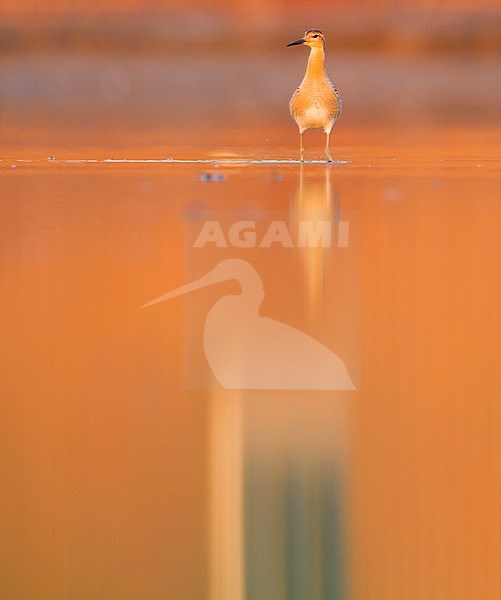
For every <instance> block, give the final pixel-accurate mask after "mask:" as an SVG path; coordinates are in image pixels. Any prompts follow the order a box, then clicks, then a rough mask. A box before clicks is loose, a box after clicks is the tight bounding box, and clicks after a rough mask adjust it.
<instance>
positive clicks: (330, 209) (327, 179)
mask: <svg viewBox="0 0 501 600" xmlns="http://www.w3.org/2000/svg"><path fill="white" fill-rule="evenodd" d="M290 212H291V215H290V220H291V228H293V229H296V228H298V227H299V223H300V222H301V221H304V220H308V221H311V222H312V223H313V224H314V225H316V224H318V223H319V222H329V223H330V224H331V225H330V226H331V231H332V232H333V237H332V239H331V243H332V244H335V243H336V237H337V232H338V227H339V223H340V217H341V201H340V198H339V195H338V194H337V193H336V192H335V191H334V189H333V187H332V184H331V168H330V165H326V167H325V169H324V170H323V173H320V174H319V172H318V169H317V168H313V169H309V168H308V167H305V165H304V164H301V166H300V169H299V180H298V185H297V189H296V193H295V194H294V196H293V198H292V202H291V210H290ZM328 252H329V247H325V246H322V245H320V244H319V245H315V246H311V247H307V248H304V251H303V252H302V253H301V259H300V260H301V268H302V270H303V280H304V286H303V294H304V305H305V307H306V311H305V315H304V317H305V320H306V321H307V323H308V325H310V326H312V327H316V326H321V325H322V322H323V316H324V315H323V306H324V299H325V283H326V255H327V253H328Z"/></svg>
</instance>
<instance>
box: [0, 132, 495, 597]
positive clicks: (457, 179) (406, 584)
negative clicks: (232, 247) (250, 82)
mask: <svg viewBox="0 0 501 600" xmlns="http://www.w3.org/2000/svg"><path fill="white" fill-rule="evenodd" d="M207 131H209V132H210V130H206V131H205V132H203V134H200V133H199V134H198V135H199V137H197V133H196V132H191V133H189V134H187V135H186V136H185V138H184V139H185V140H186V139H187V140H188V142H185V143H184V144H183V138H182V132H181V133H180V132H177V133H174V134H173V136H172V137H171V138H170V139H169V142H167V143H165V144H164V143H162V144H160V143H158V144H156V145H154V146H153V145H152V143H151V140H150V141H149V143H148V145H143V144H142V140H141V137H140V136H138V138H137V139H136V141H135V142H134V143H131V142H130V138H129V141H128V143H126V144H122V143H121V141H120V139H118V138H117V137H115V138H114V139H113V138H110V142H109V144H106V143H105V142H103V141H101V142H100V143H99V144H97V145H93V144H92V143H91V142H87V143H85V144H83V145H79V144H78V143H75V144H73V145H72V144H71V143H68V144H66V145H58V146H57V149H56V151H55V150H54V147H51V146H50V144H48V143H47V140H46V137H43V138H42V137H40V136H38V137H37V132H36V131H33V136H32V145H31V146H29V145H24V146H23V147H19V146H16V144H15V139H14V140H13V141H11V143H10V145H9V146H5V147H4V148H3V149H2V150H1V156H0V158H1V159H2V160H1V162H0V181H1V197H2V202H1V206H0V211H1V216H2V218H1V225H0V227H1V230H2V236H1V262H0V272H1V275H2V280H3V285H2V290H3V293H2V295H1V300H0V302H1V314H2V315H3V328H2V329H3V331H2V340H3V344H2V377H1V389H2V392H1V396H2V409H1V410H2V419H0V428H1V430H2V433H1V435H0V444H1V446H2V456H3V457H4V460H3V463H2V470H1V478H2V479H1V487H2V490H3V492H2V494H1V502H2V531H3V534H2V545H1V550H0V552H1V553H2V558H1V563H2V565H3V568H2V576H1V578H2V581H1V584H0V585H1V587H2V589H3V592H2V597H3V598H9V599H10V598H12V599H14V598H16V599H17V598H26V599H28V598H29V599H30V600H38V599H40V600H42V599H46V598H47V599H48V598H50V599H51V600H63V599H67V598H72V599H78V598H81V599H82V600H83V599H88V598H92V599H93V600H100V599H103V600H105V599H106V600H108V599H109V598H117V599H120V600H126V599H129V598H130V599H131V600H132V599H134V600H136V599H137V598H148V599H149V600H153V599H155V598H158V599H160V598H162V599H165V598H172V599H175V600H177V599H180V598H183V599H189V600H195V599H200V600H201V599H203V598H208V590H209V589H210V579H211V573H212V571H211V569H212V568H213V567H211V565H212V564H213V557H211V548H213V547H212V546H211V542H210V538H211V536H213V535H214V531H213V529H212V525H211V523H213V521H212V519H213V512H211V511H213V510H214V506H213V504H210V502H209V500H210V498H211V497H213V496H211V493H212V492H211V489H212V488H211V486H212V479H211V477H212V475H211V473H213V471H211V465H210V458H209V452H210V448H211V447H212V446H211V444H212V445H213V443H214V440H211V435H212V434H213V433H214V431H215V430H214V424H213V412H212V410H213V409H212V408H211V407H212V406H213V402H214V398H215V397H216V398H219V401H221V399H222V401H223V403H224V402H225V401H228V402H234V401H235V398H234V397H233V396H232V395H231V393H229V392H221V391H219V392H218V389H217V385H214V382H212V383H211V386H210V388H211V389H207V390H204V389H202V390H190V389H187V388H186V386H185V380H184V376H183V365H184V362H185V358H184V355H183V338H184V334H185V330H184V324H183V314H184V313H183V306H185V305H184V304H183V301H182V300H178V301H172V302H171V303H170V304H169V305H168V306H167V305H165V306H164V308H163V309H162V310H161V312H157V313H154V312H145V311H141V310H139V307H140V306H141V305H142V304H144V303H145V302H146V301H148V300H150V299H151V298H154V297H155V296H157V295H159V294H160V293H164V292H166V291H168V290H170V289H174V288H176V287H178V286H179V285H181V284H182V283H184V282H185V281H184V278H185V258H184V255H183V252H184V245H185V239H184V236H185V233H184V231H185V230H184V227H185V219H184V215H185V211H186V210H187V209H193V207H195V208H196V209H197V210H201V211H209V214H210V213H211V211H234V212H235V211H236V212H238V211H242V210H248V211H261V212H265V213H266V211H282V212H290V211H291V210H295V209H296V210H299V208H298V206H299V205H298V204H297V201H298V197H299V199H301V197H300V196H298V194H299V193H300V191H299V190H300V184H301V172H300V171H301V169H300V166H299V165H298V164H284V163H277V164H274V163H265V164H247V163H236V164H235V163H226V162H224V159H228V158H230V159H233V160H235V159H248V158H250V159H261V158H266V159H275V158H277V159H288V158H290V157H295V156H296V155H297V149H296V147H295V144H296V138H295V132H294V130H292V131H291V130H290V129H280V128H276V129H273V130H271V133H270V132H265V131H263V130H245V129H239V130H230V131H224V132H221V131H214V132H212V138H211V137H210V136H209V135H208V134H207ZM197 140H198V141H197ZM321 141H322V140H321V138H320V136H316V135H315V134H311V135H309V137H308V138H307V140H306V143H307V151H308V156H309V157H310V158H315V159H321V158H322V154H321V152H320V150H319V148H320V144H321ZM188 144H189V145H188ZM333 149H334V155H335V158H336V159H339V160H345V161H348V162H347V163H346V164H335V165H333V166H331V167H327V166H326V165H324V164H306V165H304V167H303V171H302V184H303V193H305V192H304V190H305V188H304V185H306V195H303V196H302V198H303V200H304V199H305V198H306V200H307V201H308V202H309V203H310V204H309V206H308V210H317V209H319V208H321V209H323V208H325V204H324V203H325V202H326V199H327V202H330V201H331V200H332V201H333V202H335V204H336V206H337V207H338V208H339V207H340V209H341V210H342V211H343V213H344V214H350V212H351V213H352V214H357V215H359V218H360V221H359V239H358V242H357V243H359V259H360V264H359V272H358V273H357V274H356V276H357V278H358V281H357V286H358V290H359V300H360V303H359V305H357V307H356V311H357V314H358V319H359V320H358V323H359V344H358V346H357V348H358V349H355V350H354V351H353V353H352V354H351V355H350V354H349V352H348V351H347V352H348V354H347V361H348V362H349V363H350V364H351V365H352V366H353V368H354V369H355V370H356V371H357V372H358V383H359V385H358V388H359V389H358V390H357V391H356V392H350V393H347V392H345V393H342V394H341V396H336V397H337V398H338V400H336V401H333V402H331V401H330V396H329V394H328V392H323V393H320V395H317V396H311V394H310V393H305V394H302V393H299V392H294V393H292V394H290V395H287V394H285V393H284V392H276V393H275V395H274V394H273V393H271V392H266V393H265V392H261V393H258V392H255V393H251V392H246V393H244V394H243V396H242V395H240V396H239V402H241V407H242V414H241V415H240V417H239V418H242V419H243V423H244V429H245V427H247V428H248V431H249V432H250V433H249V440H250V442H249V443H252V440H253V439H254V440H259V436H260V435H262V436H263V437H262V438H261V442H259V441H258V442H256V443H261V444H262V445H261V448H268V450H269V452H270V455H269V456H270V458H269V460H270V461H271V462H273V460H275V459H274V458H273V457H274V456H275V454H273V452H274V450H273V448H275V450H276V451H277V456H278V454H279V453H280V452H282V453H283V452H286V450H284V448H289V446H283V445H282V446H280V448H281V449H280V448H279V445H280V444H284V442H283V439H284V436H285V437H287V436H290V437H289V442H287V444H289V443H292V442H290V440H291V439H295V440H296V443H292V446H294V448H295V450H294V452H297V451H298V448H300V449H304V451H305V452H309V449H311V448H314V447H316V445H317V443H318V440H319V437H320V438H322V439H324V438H325V436H326V438H325V439H330V438H332V440H333V441H332V440H331V442H332V445H330V444H331V442H325V444H323V442H322V444H323V445H322V444H321V448H322V449H321V452H322V453H323V455H324V457H325V454H326V453H327V454H328V453H329V452H330V451H332V453H333V455H334V454H336V453H337V452H338V449H336V448H337V445H338V443H337V442H336V440H335V439H334V438H336V435H337V433H336V432H337V431H338V428H339V422H338V421H337V420H336V419H337V418H338V416H339V410H340V408H339V407H340V402H341V403H342V404H343V406H344V409H343V410H347V413H348V414H347V416H346V417H342V418H343V419H346V431H345V432H344V433H343V434H342V435H341V434H340V436H341V438H342V443H341V446H343V449H342V450H341V451H339V452H340V454H339V456H342V457H343V458H342V460H343V461H345V466H346V471H347V473H348V484H347V500H346V506H347V509H346V519H347V530H348V531H347V540H348V548H347V550H346V552H347V556H348V559H347V569H348V573H349V576H348V580H349V583H348V585H349V587H350V589H351V597H353V598H355V599H357V600H358V599H360V600H366V599H367V600H369V599H378V600H379V599H382V598H387V599H396V598H399V599H405V600H424V599H426V600H443V599H444V598H454V600H463V599H464V600H472V599H474V598H482V599H485V600H495V598H497V593H498V590H499V588H500V586H501V581H500V579H499V577H500V575H499V573H501V568H500V567H501V565H500V564H499V557H500V556H501V545H500V541H499V536H497V535H496V532H497V531H499V528H500V523H499V511H497V510H496V508H497V507H498V506H499V501H500V500H501V498H500V495H501V485H500V483H499V482H500V480H499V476H498V473H499V458H500V455H501V453H500V450H501V448H500V442H499V439H500V438H499V435H498V431H499V426H500V416H501V415H500V411H499V402H498V400H499V397H500V390H499V380H498V360H499V358H500V347H499V339H500V335H499V334H500V331H499V325H500V322H499V321H500V319H499V314H500V312H499V301H498V299H499V291H500V290H499V287H500V284H499V276H498V274H499V267H500V264H499V256H500V252H499V243H498V240H499V229H500V225H501V208H500V203H499V199H500V192H501V183H500V178H499V158H500V152H501V137H500V136H499V133H495V132H493V130H492V129H489V128H471V129H466V128H463V129H461V128H444V129H441V130H431V129H423V130H421V129H418V128H416V129H414V128H407V129H404V130H402V131H386V130H384V129H383V128H380V129H378V128H372V129H368V130H364V129H361V128H357V129H352V130H350V129H349V128H345V129H344V130H340V131H339V133H338V134H337V138H336V139H335V140H334V136H333ZM53 153H54V154H55V156H54V158H55V160H48V157H49V156H51V155H52V154H53ZM167 157H172V158H175V159H183V158H184V159H204V160H208V159H210V160H214V159H218V160H219V159H220V160H221V162H219V163H176V162H171V163H158V162H157V163H134V162H129V163H110V162H102V161H104V160H105V159H106V158H115V159H118V158H129V159H136V158H137V159H163V158H167ZM74 159H82V160H83V159H85V160H96V161H99V162H84V163H74V162H68V161H69V160H74ZM21 161H26V162H21ZM326 169H328V172H327V174H326ZM205 173H209V174H214V173H217V174H223V176H224V177H223V178H222V179H221V180H212V181H206V180H204V177H203V175H204V174H205ZM201 176H202V177H201ZM327 180H328V181H329V184H328V185H329V187H326V186H327V184H326V181H327ZM308 190H309V191H308ZM317 202H318V203H319V205H318V206H317V205H316V203H317ZM315 260H316V259H315V257H314V256H313V258H312V261H313V262H311V263H310V266H311V265H313V267H312V268H313V271H314V272H317V271H315V269H316V267H315V264H316V263H315ZM270 269H271V267H270ZM281 276H282V273H280V272H273V271H272V270H270V272H267V273H266V275H265V279H266V282H267V284H268V286H269V289H271V290H275V291H276V292H277V293H278V292H279V290H280V289H281V288H280V286H281V285H282V284H281V283H280V281H281V279H280V278H281ZM306 281H307V280H306V279H305V282H306ZM308 281H309V283H304V286H307V285H313V286H315V282H314V281H313V280H308ZM312 281H313V282H312ZM225 285H226V284H225ZM228 286H230V284H228ZM320 287H321V286H320ZM320 287H319V288H318V289H317V288H314V289H317V292H314V294H313V305H311V304H308V301H307V297H308V293H309V292H308V290H303V291H304V292H305V293H304V294H303V295H302V296H301V297H302V298H303V300H302V302H304V304H299V305H298V306H299V307H300V309H297V307H296V308H295V306H296V305H295V304H294V300H293V299H291V302H290V303H289V305H288V306H283V305H279V304H276V303H274V301H273V298H272V297H273V294H272V293H271V292H270V294H269V299H268V300H267V303H265V304H263V312H266V313H267V314H270V315H273V316H274V317H275V318H277V319H280V320H283V321H285V322H289V323H293V324H294V323H295V324H296V325H297V327H304V328H307V327H309V328H310V329H309V332H310V334H311V335H316V336H317V337H319V336H322V329H321V323H320V322H319V321H317V320H316V315H317V314H318V313H317V312H315V310H316V309H315V306H316V307H317V308H318V306H319V304H318V303H317V304H315V301H316V300H315V299H318V298H317V296H316V295H315V294H318V293H320V292H319V291H318V290H319V289H320ZM221 289H222V288H221ZM221 289H219V290H207V291H206V292H204V293H203V294H202V295H201V296H200V299H199V302H200V303H202V304H203V303H206V306H207V307H209V306H210V304H211V302H214V301H215V299H216V298H217V297H218V296H219V295H220V294H221V293H222V292H221ZM225 289H226V288H225ZM227 289H228V290H230V291H233V292H235V290H234V289H233V288H231V286H230V287H228V288H227ZM298 289H299V288H298ZM299 292H301V290H300V289H299ZM301 293H302V292H301ZM308 306H309V309H308ZM312 306H313V308H312ZM301 307H302V308H301ZM305 307H306V308H305ZM303 309H304V310H306V311H307V310H309V311H310V313H309V316H310V318H309V319H303V317H304V314H303V312H302V311H303ZM305 314H306V313H305ZM350 356H351V358H350ZM202 359H203V356H202V357H201V359H200V360H202ZM350 361H351V362H350ZM201 368H206V367H201ZM225 394H226V395H225ZM339 398H341V399H340V400H339ZM211 415H212V416H211ZM211 423H212V424H211ZM273 423H275V426H273V427H272V432H271V433H266V432H267V428H268V427H269V426H270V424H273ZM256 428H257V429H256ZM258 430H259V431H261V434H259V433H256V431H258ZM216 431H217V428H216ZM273 431H275V433H276V434H277V437H276V440H275V442H273V435H274V434H273ZM252 432H254V433H252ZM277 432H278V433H277ZM279 432H281V433H279ZM319 432H321V433H320V434H319ZM270 435H271V438H270V437H269V436H270ZM253 436H254V437H253ZM256 436H257V437H256ZM270 439H271V442H270ZM263 440H264V441H263ZM266 440H268V441H266ZM297 440H300V443H299V442H297ZM270 443H271V447H270ZM266 444H268V445H266ZM329 449H330V450H329ZM221 452H222V454H223V455H224V447H223V449H222V450H221ZM291 452H292V450H291ZM210 456H214V455H213V454H211V455H210ZM223 460H224V458H223ZM276 460H279V459H278V458H277V459H276ZM280 460H282V459H280ZM230 462H231V461H230ZM277 464H278V463H277ZM228 493H232V494H234V493H235V489H234V488H232V490H230V491H229V492H228ZM216 509H217V507H216ZM211 515H212V516H211ZM229 543H235V540H230V542H229ZM237 543H238V540H237ZM222 560H227V558H226V559H225V558H224V557H223V559H222ZM242 560H245V559H244V558H243V559H242ZM237 585H238V582H237Z"/></svg>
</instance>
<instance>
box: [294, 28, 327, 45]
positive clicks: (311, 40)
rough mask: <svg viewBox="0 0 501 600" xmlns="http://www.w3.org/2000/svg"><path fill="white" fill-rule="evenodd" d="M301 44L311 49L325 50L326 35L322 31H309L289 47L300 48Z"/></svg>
mask: <svg viewBox="0 0 501 600" xmlns="http://www.w3.org/2000/svg"><path fill="white" fill-rule="evenodd" d="M299 44H304V45H305V46H309V47H310V48H323V47H324V46H325V38H324V34H323V33H322V32H321V31H320V29H308V31H307V32H306V33H305V34H304V37H303V38H301V39H300V40H296V41H295V42H291V43H290V44H287V46H298V45H299Z"/></svg>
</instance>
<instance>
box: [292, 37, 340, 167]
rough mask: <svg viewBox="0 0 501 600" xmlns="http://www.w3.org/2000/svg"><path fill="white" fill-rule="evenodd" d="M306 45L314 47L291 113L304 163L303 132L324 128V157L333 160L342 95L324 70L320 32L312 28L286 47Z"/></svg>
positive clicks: (323, 42) (296, 92) (295, 94)
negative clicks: (334, 132) (333, 139)
mask: <svg viewBox="0 0 501 600" xmlns="http://www.w3.org/2000/svg"><path fill="white" fill-rule="evenodd" d="M299 44H306V46H309V47H310V48H311V50H310V57H309V59H308V66H307V67H306V73H305V76H304V78H303V81H302V82H301V85H300V86H299V87H298V88H297V90H296V91H295V92H294V94H293V96H292V98H291V101H290V104H289V111H290V113H291V116H292V118H293V119H294V120H295V121H296V123H297V125H298V127H299V139H300V153H301V162H303V161H304V148H303V133H304V132H305V131H306V130H307V129H316V128H323V130H324V131H325V133H326V134H327V143H326V145H325V154H326V155H327V158H328V160H329V162H332V161H333V158H332V155H331V152H330V150H329V138H330V134H331V130H332V128H333V126H334V123H335V122H336V121H337V120H338V119H339V117H340V116H341V110H342V103H341V95H340V93H339V92H338V90H337V88H336V87H335V86H334V85H333V83H332V82H331V80H330V79H329V76H328V75H327V71H326V69H325V38H324V34H323V33H322V32H321V31H320V30H319V29H309V30H308V31H307V32H306V33H305V34H304V38H301V39H300V40H296V41H295V42H291V43H290V44H287V46H298V45H299Z"/></svg>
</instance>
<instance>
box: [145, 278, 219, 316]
mask: <svg viewBox="0 0 501 600" xmlns="http://www.w3.org/2000/svg"><path fill="white" fill-rule="evenodd" d="M224 279H225V278H221V277H217V276H215V275H214V274H213V273H212V271H211V272H210V273H207V275H204V276H203V277H200V279H195V281H192V282H191V283H187V284H186V285H182V286H181V287H178V288H176V289H175V290H172V291H170V292H167V293H166V294H163V296H159V297H158V298H155V299H154V300H150V302H147V303H146V304H144V305H143V306H141V308H146V307H148V306H153V304H159V303H160V302H165V301H166V300H170V299H171V298H175V297H176V296H181V295H182V294H187V293H188V292H193V291H194V290H198V289H200V288H202V287H205V286H207V285H212V284H213V283H218V282H219V281H222V280H224ZM226 279H227V278H226Z"/></svg>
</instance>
